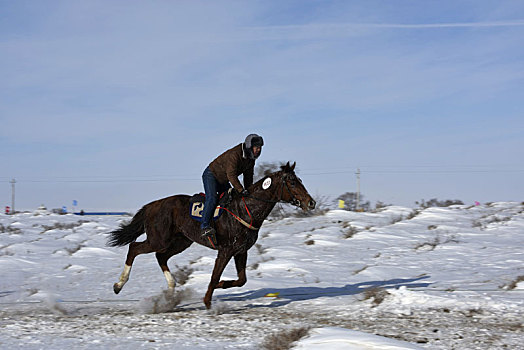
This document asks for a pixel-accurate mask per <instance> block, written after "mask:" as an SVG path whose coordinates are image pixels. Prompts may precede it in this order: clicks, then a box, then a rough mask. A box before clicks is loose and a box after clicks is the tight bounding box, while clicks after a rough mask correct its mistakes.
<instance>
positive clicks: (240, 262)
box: [217, 252, 247, 289]
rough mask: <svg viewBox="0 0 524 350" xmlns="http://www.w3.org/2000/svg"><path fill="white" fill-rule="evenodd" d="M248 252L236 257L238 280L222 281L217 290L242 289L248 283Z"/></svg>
mask: <svg viewBox="0 0 524 350" xmlns="http://www.w3.org/2000/svg"><path fill="white" fill-rule="evenodd" d="M246 264H247V252H245V253H240V254H237V255H235V267H236V269H237V276H238V279H237V280H235V281H227V280H226V281H220V282H219V283H218V285H217V288H224V289H226V288H231V287H242V286H243V285H244V284H246V282H247V278H246Z"/></svg>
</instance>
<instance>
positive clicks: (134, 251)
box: [113, 240, 153, 294]
mask: <svg viewBox="0 0 524 350" xmlns="http://www.w3.org/2000/svg"><path fill="white" fill-rule="evenodd" d="M151 252H153V249H152V248H151V245H150V244H149V242H148V241H147V240H145V241H144V242H133V243H131V244H129V250H128V252H127V259H126V264H125V266H124V271H122V274H121V275H120V279H119V280H118V282H117V283H115V284H114V285H113V291H114V292H115V294H118V293H120V291H121V290H122V288H123V287H124V284H126V282H127V281H128V280H129V274H130V273H131V266H132V265H133V261H134V260H135V258H136V257H137V256H138V255H140V254H147V253H151Z"/></svg>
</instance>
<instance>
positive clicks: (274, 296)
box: [264, 292, 280, 298]
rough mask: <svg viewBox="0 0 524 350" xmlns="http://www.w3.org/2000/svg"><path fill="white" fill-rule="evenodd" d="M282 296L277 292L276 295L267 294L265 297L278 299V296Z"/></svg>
mask: <svg viewBox="0 0 524 350" xmlns="http://www.w3.org/2000/svg"><path fill="white" fill-rule="evenodd" d="M279 294H280V292H276V293H267V294H266V295H264V297H267V298H278V295H279Z"/></svg>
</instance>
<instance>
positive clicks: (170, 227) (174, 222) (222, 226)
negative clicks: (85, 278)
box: [107, 162, 316, 309]
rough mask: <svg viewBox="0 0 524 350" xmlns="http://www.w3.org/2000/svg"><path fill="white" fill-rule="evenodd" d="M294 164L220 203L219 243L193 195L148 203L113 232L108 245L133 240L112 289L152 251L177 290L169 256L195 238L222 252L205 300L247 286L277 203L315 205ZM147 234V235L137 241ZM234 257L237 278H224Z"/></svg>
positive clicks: (117, 290)
mask: <svg viewBox="0 0 524 350" xmlns="http://www.w3.org/2000/svg"><path fill="white" fill-rule="evenodd" d="M295 166H296V162H295V163H293V165H290V164H289V162H287V164H285V165H283V166H281V170H280V171H276V172H273V173H271V174H269V175H267V176H264V177H263V178H262V179H260V180H259V181H258V182H256V183H254V184H253V185H252V186H250V188H248V191H249V195H247V196H242V195H240V194H236V195H234V196H233V198H232V200H231V201H230V203H229V205H227V207H225V208H223V207H221V208H222V209H225V211H227V212H224V213H223V214H222V215H221V216H220V217H219V218H218V219H217V220H216V221H215V229H216V243H217V244H216V245H215V244H213V241H212V240H209V239H207V237H204V236H202V235H201V232H200V223H199V222H198V221H196V220H194V219H193V218H191V217H190V215H189V212H190V196H188V195H183V194H179V195H174V196H170V197H167V198H163V199H159V200H156V201H153V202H151V203H149V204H146V205H145V206H143V207H142V208H141V209H140V210H139V211H138V212H137V213H136V214H135V216H134V217H133V218H132V220H131V222H129V223H127V224H121V225H120V227H119V228H118V229H116V230H114V231H112V232H110V237H109V239H108V242H107V244H108V246H112V247H116V246H125V245H129V249H128V253H127V258H126V261H125V265H124V270H123V272H122V274H121V275H120V278H119V281H118V282H117V283H115V284H114V286H113V291H114V292H115V293H116V294H118V293H120V291H121V290H122V288H123V286H124V285H125V284H126V282H127V281H128V280H129V275H130V272H131V266H132V265H133V261H134V260H135V258H136V257H137V256H138V255H140V254H147V253H152V252H155V255H156V259H157V261H158V264H159V265H160V268H161V269H162V272H163V273H164V276H165V278H166V281H167V285H168V290H171V291H173V290H174V288H175V285H176V281H175V279H174V277H173V275H172V274H171V272H170V270H169V267H168V266H167V261H168V260H169V258H171V257H172V256H173V255H176V254H179V253H181V252H183V251H184V250H186V249H187V248H189V246H190V245H191V244H193V242H196V243H198V244H201V245H203V246H206V247H208V248H211V249H214V250H217V251H218V253H217V257H216V259H215V265H214V268H213V273H212V276H211V281H210V282H209V286H208V289H207V292H206V294H205V296H204V298H203V302H204V305H205V306H206V308H207V309H210V308H211V298H212V296H213V292H214V290H215V289H217V288H223V289H225V288H231V287H242V286H243V285H244V284H245V283H246V282H247V277H246V264H247V251H248V250H249V249H250V248H251V247H252V246H253V245H254V244H255V242H256V240H257V238H258V232H259V230H260V227H261V226H262V223H263V222H264V220H265V219H266V218H267V216H268V215H269V213H270V212H271V210H272V209H273V208H274V207H275V205H276V204H277V203H279V202H286V203H290V204H292V205H294V206H296V207H299V208H301V209H302V210H304V211H309V210H312V209H314V208H315V205H316V203H315V201H314V200H313V198H312V197H311V196H310V195H309V193H308V192H307V190H306V188H305V187H304V185H303V184H302V180H301V179H300V178H298V176H297V175H296V174H295ZM232 192H233V193H235V191H232ZM243 218H245V219H243ZM143 233H145V234H146V240H145V241H143V242H136V239H137V238H138V237H139V236H141V235H142V234H143ZM231 258H234V261H235V267H236V271H237V277H238V279H237V280H220V277H221V275H222V272H223V271H224V269H225V267H226V265H227V264H228V263H229V261H230V260H231Z"/></svg>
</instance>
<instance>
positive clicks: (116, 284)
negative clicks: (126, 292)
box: [113, 283, 122, 294]
mask: <svg viewBox="0 0 524 350" xmlns="http://www.w3.org/2000/svg"><path fill="white" fill-rule="evenodd" d="M121 290H122V287H120V286H119V285H118V283H115V284H113V292H115V294H118V293H120V291H121Z"/></svg>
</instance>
